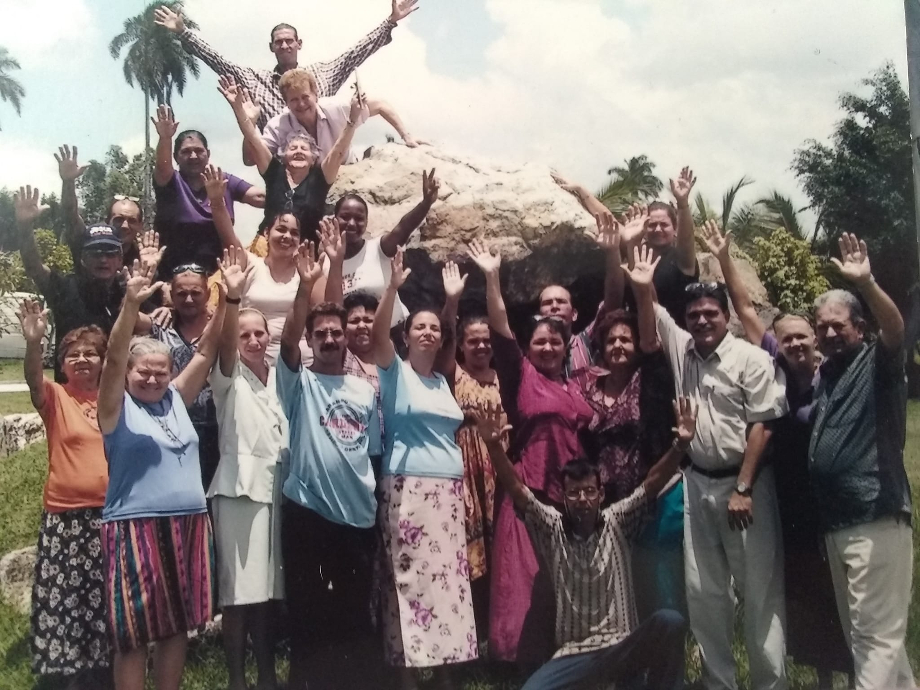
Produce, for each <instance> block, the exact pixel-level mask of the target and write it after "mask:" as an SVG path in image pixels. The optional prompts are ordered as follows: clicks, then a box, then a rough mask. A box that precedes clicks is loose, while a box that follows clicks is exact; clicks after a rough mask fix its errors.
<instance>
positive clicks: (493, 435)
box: [473, 401, 511, 443]
mask: <svg viewBox="0 0 920 690" xmlns="http://www.w3.org/2000/svg"><path fill="white" fill-rule="evenodd" d="M473 415H474V417H475V418H476V428H477V429H478V430H479V435H480V436H482V440H483V441H485V442H486V443H497V442H500V441H501V440H502V438H503V437H504V436H506V435H507V434H508V432H509V431H511V425H510V424H502V422H503V421H504V420H503V419H502V408H501V406H500V405H496V404H495V403H493V402H489V401H486V402H484V403H482V404H481V405H480V406H479V407H478V408H477V409H476V411H475V412H474V413H473Z"/></svg>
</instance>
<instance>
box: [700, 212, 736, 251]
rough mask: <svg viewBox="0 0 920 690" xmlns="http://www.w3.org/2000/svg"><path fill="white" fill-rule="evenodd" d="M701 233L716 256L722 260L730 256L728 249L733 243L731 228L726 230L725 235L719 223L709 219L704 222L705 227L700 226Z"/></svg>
mask: <svg viewBox="0 0 920 690" xmlns="http://www.w3.org/2000/svg"><path fill="white" fill-rule="evenodd" d="M700 234H701V235H702V236H703V241H704V242H705V243H706V247H708V248H709V251H710V252H711V253H712V255H713V256H714V257H716V258H717V259H719V260H720V261H721V260H722V259H724V258H726V257H727V256H728V250H729V247H730V246H731V243H732V240H731V230H728V231H726V232H725V234H724V235H723V234H722V232H721V231H720V230H719V225H718V224H717V223H716V222H715V221H714V220H707V221H706V222H705V223H703V227H702V228H700Z"/></svg>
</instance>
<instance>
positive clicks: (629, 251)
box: [620, 204, 648, 266]
mask: <svg viewBox="0 0 920 690" xmlns="http://www.w3.org/2000/svg"><path fill="white" fill-rule="evenodd" d="M620 222H621V224H622V227H621V228H620V254H622V256H623V258H624V259H625V260H626V263H628V264H629V265H630V266H632V262H633V258H634V257H635V252H634V251H633V250H634V249H635V248H636V247H638V246H639V245H641V244H642V240H643V239H644V238H645V233H646V232H647V231H648V206H645V205H643V204H633V205H632V206H630V207H629V208H628V209H626V213H625V214H624V215H623V217H622V218H620Z"/></svg>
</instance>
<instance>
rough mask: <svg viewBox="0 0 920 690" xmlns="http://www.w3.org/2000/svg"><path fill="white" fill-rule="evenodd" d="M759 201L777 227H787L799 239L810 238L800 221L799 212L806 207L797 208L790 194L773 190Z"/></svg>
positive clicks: (787, 230)
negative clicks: (786, 194)
mask: <svg viewBox="0 0 920 690" xmlns="http://www.w3.org/2000/svg"><path fill="white" fill-rule="evenodd" d="M757 203H758V204H759V205H760V206H762V207H763V209H764V211H765V212H766V213H767V214H768V215H769V217H770V220H771V222H773V223H774V224H775V225H776V226H777V227H782V228H785V229H786V232H788V233H789V234H790V235H792V236H793V237H795V238H797V239H800V240H806V241H807V240H808V233H807V232H806V231H805V228H803V227H802V224H801V223H800V222H799V213H800V212H801V211H804V210H805V209H803V208H800V209H797V208H796V207H795V204H793V203H792V199H790V198H789V197H788V196H785V195H784V194H780V193H779V192H778V191H776V190H773V191H772V192H771V193H770V195H769V196H765V197H764V198H762V199H760V200H758V202H757Z"/></svg>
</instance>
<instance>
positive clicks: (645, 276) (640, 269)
mask: <svg viewBox="0 0 920 690" xmlns="http://www.w3.org/2000/svg"><path fill="white" fill-rule="evenodd" d="M652 256H653V252H652V250H651V248H650V247H648V246H645V247H642V248H639V247H634V248H633V267H632V268H631V269H630V268H626V267H624V268H623V271H625V272H626V273H627V275H629V280H630V282H632V286H633V293H634V294H635V296H636V308H637V309H638V311H639V348H640V349H641V350H642V351H643V352H655V351H656V350H658V349H659V348H660V347H661V343H660V341H659V340H658V326H657V321H656V319H655V297H654V295H655V292H654V288H653V287H652V279H653V278H654V276H655V268H656V267H657V266H658V262H659V261H661V257H660V256H659V257H658V258H657V259H652Z"/></svg>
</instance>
